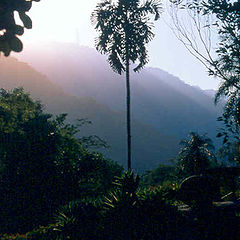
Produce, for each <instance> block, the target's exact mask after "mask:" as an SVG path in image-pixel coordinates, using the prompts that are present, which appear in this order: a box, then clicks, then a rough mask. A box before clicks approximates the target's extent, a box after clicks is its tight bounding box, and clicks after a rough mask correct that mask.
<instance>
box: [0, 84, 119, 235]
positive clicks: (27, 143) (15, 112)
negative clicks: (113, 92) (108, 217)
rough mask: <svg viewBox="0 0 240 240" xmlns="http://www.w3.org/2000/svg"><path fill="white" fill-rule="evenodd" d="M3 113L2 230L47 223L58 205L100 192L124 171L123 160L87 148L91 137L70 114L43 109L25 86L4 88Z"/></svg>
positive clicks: (0, 94) (0, 155) (0, 95)
mask: <svg viewBox="0 0 240 240" xmlns="http://www.w3.org/2000/svg"><path fill="white" fill-rule="evenodd" d="M0 113H1V114H0V194H1V196H2V197H1V198H0V211H1V213H2V214H1V216H0V222H1V226H0V232H15V231H21V232H22V231H26V230H29V229H32V228H34V227H36V226H38V225H39V224H47V223H48V221H49V219H50V216H52V213H53V212H54V211H55V210H56V208H57V207H59V205H62V204H65V203H67V202H68V201H71V200H74V199H83V198H86V197H96V195H97V196H101V195H102V194H104V193H105V192H106V191H107V190H108V189H109V188H111V186H112V181H113V179H114V176H115V175H117V176H119V175H121V173H122V167H121V166H119V165H118V164H117V163H114V162H112V161H110V160H107V159H105V158H104V157H103V156H102V155H101V154H100V153H95V152H92V151H90V150H89V144H92V143H91V141H88V139H87V138H86V137H83V138H76V137H75V134H76V133H77V132H79V129H78V127H77V126H75V125H71V124H68V123H66V122H65V119H66V114H62V115H59V116H56V117H55V118H54V117H53V116H52V115H51V114H48V113H45V112H44V111H43V106H42V105H41V103H40V102H38V101H35V100H34V99H32V98H31V96H30V95H29V94H27V93H25V92H24V90H23V89H22V88H17V89H14V90H12V91H6V90H4V89H2V90H1V91H0ZM93 144H94V145H95V142H93ZM9 219H11V220H10V221H9ZM23 219H24V220H23Z"/></svg>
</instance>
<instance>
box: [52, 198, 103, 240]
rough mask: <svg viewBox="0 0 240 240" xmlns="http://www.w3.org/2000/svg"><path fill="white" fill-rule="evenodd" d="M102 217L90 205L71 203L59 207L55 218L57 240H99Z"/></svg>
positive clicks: (95, 208)
mask: <svg viewBox="0 0 240 240" xmlns="http://www.w3.org/2000/svg"><path fill="white" fill-rule="evenodd" d="M101 219H102V215H101V212H100V209H99V208H98V207H96V206H94V205H93V204H91V203H84V202H80V201H72V202H69V203H68V204H66V205H64V206H63V207H61V208H60V209H59V210H58V212H57V214H56V216H55V228H54V231H55V232H56V235H57V239H58V240H65V239H72V240H78V239H82V240H91V239H101V230H102V225H101V224H100V223H101Z"/></svg>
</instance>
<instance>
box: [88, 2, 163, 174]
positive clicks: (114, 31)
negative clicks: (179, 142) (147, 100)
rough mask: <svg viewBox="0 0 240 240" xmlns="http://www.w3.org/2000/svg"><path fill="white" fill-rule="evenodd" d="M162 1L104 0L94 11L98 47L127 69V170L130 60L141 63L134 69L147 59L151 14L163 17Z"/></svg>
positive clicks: (117, 65) (112, 63) (111, 61)
mask: <svg viewBox="0 0 240 240" xmlns="http://www.w3.org/2000/svg"><path fill="white" fill-rule="evenodd" d="M160 10H161V5H160V2H159V1H158V0H147V1H145V2H144V3H141V1H140V0H118V1H116V2H113V1H111V0H103V1H102V2H100V3H99V4H98V5H97V6H96V9H95V10H94V11H93V13H92V15H91V20H92V23H93V25H95V29H96V30H97V31H98V32H99V37H98V38H97V39H96V48H97V50H98V51H99V52H100V53H103V54H107V55H108V62H109V64H110V66H111V68H112V69H113V70H114V71H115V72H117V73H119V74H122V72H124V71H126V89H127V143H128V144H127V146H128V170H131V120H130V118H131V116H130V82H129V78H130V77H129V65H130V62H132V63H135V62H136V61H138V62H139V63H138V64H137V66H136V67H135V68H134V71H139V70H140V69H141V68H143V67H144V65H145V64H146V63H147V62H148V55H147V49H146V47H145V45H146V44H147V43H149V42H150V41H151V40H152V39H153V37H154V34H153V32H152V31H151V29H152V23H150V22H149V20H150V18H149V15H150V14H152V15H154V16H155V18H154V19H155V20H158V19H159V17H160Z"/></svg>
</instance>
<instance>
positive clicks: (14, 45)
mask: <svg viewBox="0 0 240 240" xmlns="http://www.w3.org/2000/svg"><path fill="white" fill-rule="evenodd" d="M33 1H35V2H39V1H40V0H18V1H16V0H2V1H1V3H0V53H1V52H3V53H4V55H5V56H9V54H10V52H11V51H15V52H20V51H22V48H23V45H22V42H21V40H20V39H19V38H18V37H17V36H16V35H18V36H21V35H23V33H24V28H27V29H30V28H32V20H31V18H30V17H29V16H28V15H27V14H26V12H28V11H29V10H30V9H31V7H32V2H33ZM14 12H18V15H19V18H20V19H21V21H22V23H23V26H21V25H18V24H16V22H15V19H14Z"/></svg>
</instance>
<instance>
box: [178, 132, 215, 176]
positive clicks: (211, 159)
mask: <svg viewBox="0 0 240 240" xmlns="http://www.w3.org/2000/svg"><path fill="white" fill-rule="evenodd" d="M180 144H181V145H183V148H182V149H181V151H180V152H179V155H178V157H177V169H178V172H179V175H180V176H184V177H186V176H191V175H195V174H201V173H203V172H204V170H206V169H208V168H209V167H210V166H211V165H212V164H214V163H216V162H215V160H216V159H215V155H214V154H213V150H214V146H213V144H212V140H211V139H210V138H208V137H206V136H205V135H199V134H198V133H195V132H190V134H189V139H185V140H182V141H181V143H180Z"/></svg>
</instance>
